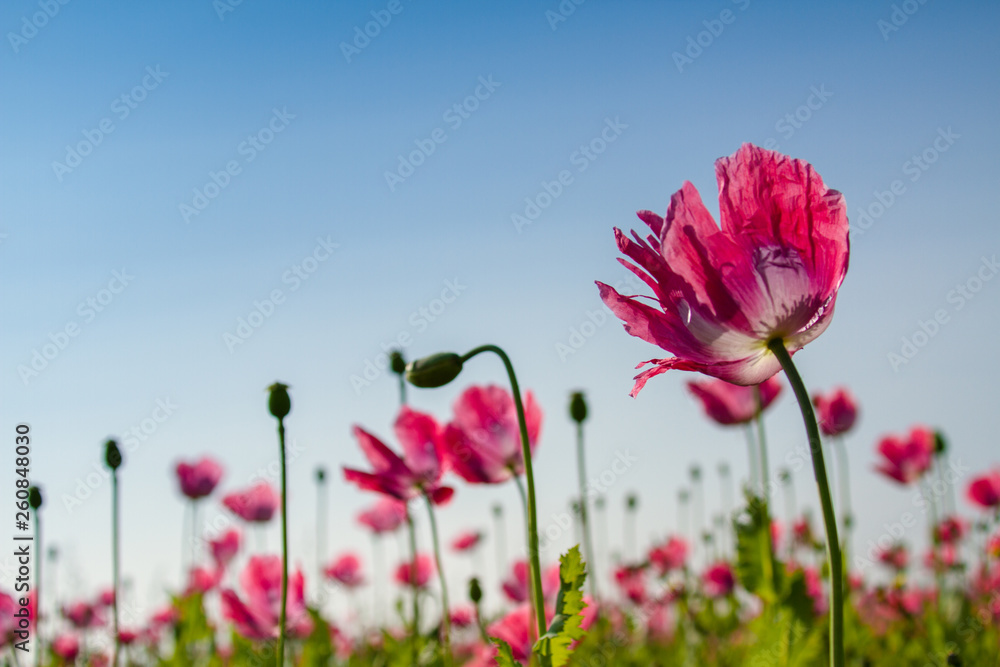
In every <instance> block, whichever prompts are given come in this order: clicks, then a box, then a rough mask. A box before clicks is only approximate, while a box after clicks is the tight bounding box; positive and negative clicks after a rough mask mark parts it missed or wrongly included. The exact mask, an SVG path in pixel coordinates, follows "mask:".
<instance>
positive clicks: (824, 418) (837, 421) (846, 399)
mask: <svg viewBox="0 0 1000 667" xmlns="http://www.w3.org/2000/svg"><path fill="white" fill-rule="evenodd" d="M813 405H815V406H816V419H817V420H818V421H819V428H820V430H821V431H823V435H828V436H836V435H843V434H844V433H847V432H848V431H850V430H851V429H852V428H854V423H855V422H856V421H857V420H858V402H857V401H856V400H855V399H854V396H853V395H852V394H851V392H850V391H848V390H847V388H846V387H837V388H836V389H833V390H832V391H831V392H830V393H829V394H825V395H824V394H816V395H815V396H813Z"/></svg>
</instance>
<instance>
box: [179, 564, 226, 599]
mask: <svg viewBox="0 0 1000 667" xmlns="http://www.w3.org/2000/svg"><path fill="white" fill-rule="evenodd" d="M222 574H223V570H222V568H214V569H209V568H207V567H192V568H191V569H190V570H189V571H188V584H187V591H186V593H187V594H191V593H201V594H203V595H204V594H205V593H208V592H209V591H210V590H212V589H213V588H215V587H216V586H218V585H219V582H221V581H222Z"/></svg>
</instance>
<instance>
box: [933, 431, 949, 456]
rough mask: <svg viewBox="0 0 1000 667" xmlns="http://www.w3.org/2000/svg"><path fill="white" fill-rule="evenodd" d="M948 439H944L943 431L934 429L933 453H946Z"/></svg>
mask: <svg viewBox="0 0 1000 667" xmlns="http://www.w3.org/2000/svg"><path fill="white" fill-rule="evenodd" d="M947 451H948V441H947V440H945V439H944V433H942V432H941V431H934V453H935V454H937V455H938V456H941V455H942V454H945V453H947Z"/></svg>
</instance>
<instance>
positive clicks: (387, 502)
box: [358, 497, 406, 535]
mask: <svg viewBox="0 0 1000 667" xmlns="http://www.w3.org/2000/svg"><path fill="white" fill-rule="evenodd" d="M404 521H406V503H404V502H401V501H399V500H396V499H395V498H389V497H384V498H379V499H378V500H377V501H375V505H374V506H373V507H372V508H371V509H368V510H365V511H364V512H361V513H360V514H358V523H360V524H361V525H363V526H367V527H368V528H369V529H371V531H372V532H373V533H375V534H376V535H381V534H382V533H391V532H393V531H394V530H396V529H397V528H399V527H400V526H401V525H402V524H403V522H404Z"/></svg>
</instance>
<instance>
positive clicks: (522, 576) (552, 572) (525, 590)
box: [501, 560, 561, 603]
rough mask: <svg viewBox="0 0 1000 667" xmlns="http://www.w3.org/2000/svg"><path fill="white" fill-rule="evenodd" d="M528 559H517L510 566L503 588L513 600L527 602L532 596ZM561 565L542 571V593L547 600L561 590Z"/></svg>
mask: <svg viewBox="0 0 1000 667" xmlns="http://www.w3.org/2000/svg"><path fill="white" fill-rule="evenodd" d="M529 578H530V577H529V566H528V561H526V560H519V561H515V562H514V564H513V565H512V566H511V568H510V576H509V577H507V578H506V579H504V580H503V583H502V584H501V588H502V589H503V592H504V594H505V595H506V596H507V597H508V598H510V601H511V602H517V603H521V602H527V601H528V598H529V597H530V596H531V585H530V583H529ZM560 584H561V581H560V579H559V565H558V564H556V565H552V566H550V567H549V568H548V569H543V571H542V595H543V596H544V597H545V599H546V600H548V599H549V598H552V597H554V596H555V594H556V593H558V592H559V586H560Z"/></svg>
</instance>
